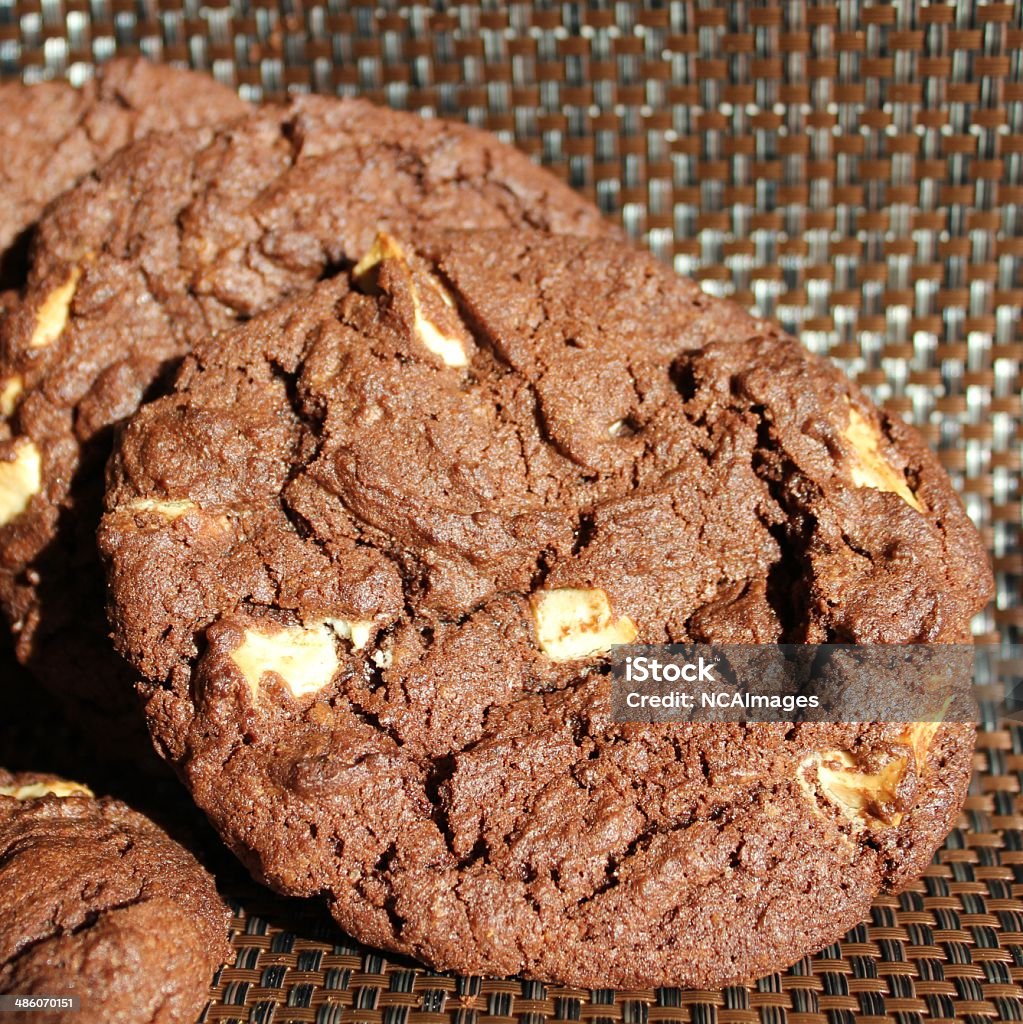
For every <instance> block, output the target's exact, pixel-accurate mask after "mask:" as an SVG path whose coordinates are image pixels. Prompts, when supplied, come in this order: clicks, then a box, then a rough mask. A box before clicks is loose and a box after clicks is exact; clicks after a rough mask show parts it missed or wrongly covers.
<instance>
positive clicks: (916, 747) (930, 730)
mask: <svg viewBox="0 0 1023 1024" xmlns="http://www.w3.org/2000/svg"><path fill="white" fill-rule="evenodd" d="M940 725H941V722H911V723H910V724H909V725H908V726H906V731H905V733H904V734H903V739H904V740H905V742H906V743H908V744H909V746H910V747H912V749H913V757H914V759H915V760H916V770H917V771H918V772H922V771H923V770H924V768H926V767H927V754H928V751H929V750H930V749H931V744H932V743H933V742H934V737H935V735H936V734H937V732H938V726H940Z"/></svg>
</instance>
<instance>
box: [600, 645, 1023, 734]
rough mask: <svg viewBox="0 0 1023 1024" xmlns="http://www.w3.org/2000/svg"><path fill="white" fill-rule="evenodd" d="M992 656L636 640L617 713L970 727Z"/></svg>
mask: <svg viewBox="0 0 1023 1024" xmlns="http://www.w3.org/2000/svg"><path fill="white" fill-rule="evenodd" d="M992 659H998V660H997V663H996V664H997V665H1001V664H1002V661H1003V659H1004V652H996V650H995V649H991V648H979V647H975V646H973V645H971V644H913V645H905V646H903V645H892V644H855V645H853V644H849V645H840V644H822V645H794V644H793V645H759V644H757V645H754V644H693V645H681V644H666V645H645V644H644V645H639V644H628V645H623V646H620V647H616V648H614V649H613V651H612V653H611V655H610V668H611V680H612V687H611V692H612V705H613V716H614V719H615V721H618V722H802V721H805V722H843V723H854V722H941V721H946V722H952V721H955V722H972V721H975V720H976V717H977V703H976V699H975V698H976V696H977V692H976V686H977V684H978V681H980V682H983V681H985V679H986V678H987V676H989V675H990V673H991V672H992V671H993V670H994V668H995V666H994V665H993V664H989V663H988V662H991V660H992ZM978 669H980V670H982V671H980V672H978ZM1008 689H1009V690H1013V689H1014V688H1013V687H1012V686H1011V685H1010V687H1008Z"/></svg>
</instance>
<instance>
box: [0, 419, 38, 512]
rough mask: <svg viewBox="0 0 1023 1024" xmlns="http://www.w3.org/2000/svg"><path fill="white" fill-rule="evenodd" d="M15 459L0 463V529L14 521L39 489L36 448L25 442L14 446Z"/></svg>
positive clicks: (29, 442) (23, 440)
mask: <svg viewBox="0 0 1023 1024" xmlns="http://www.w3.org/2000/svg"><path fill="white" fill-rule="evenodd" d="M14 447H15V456H14V459H13V460H12V461H10V462H0V526H6V525H7V524H8V523H9V522H11V521H12V520H14V519H17V517H18V516H20V515H21V513H22V512H24V511H25V509H26V508H27V507H28V503H29V501H30V500H31V499H32V496H33V495H34V494H38V493H39V491H40V490H41V489H42V486H43V474H42V466H43V462H42V459H41V458H40V455H39V449H38V448H37V447H36V446H35V445H34V444H33V443H32V442H31V441H28V440H25V439H22V440H20V441H17V442H16V443H15V446H14Z"/></svg>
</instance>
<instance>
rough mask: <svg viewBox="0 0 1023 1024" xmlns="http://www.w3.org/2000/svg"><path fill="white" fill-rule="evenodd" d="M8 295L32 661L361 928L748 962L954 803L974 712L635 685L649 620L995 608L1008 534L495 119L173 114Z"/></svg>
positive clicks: (920, 453) (966, 763) (770, 627)
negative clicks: (684, 703)
mask: <svg viewBox="0 0 1023 1024" xmlns="http://www.w3.org/2000/svg"><path fill="white" fill-rule="evenodd" d="M0 330H2V333H0V337H2V342H3V349H2V362H0V395H2V396H3V401H4V405H3V413H4V416H5V417H6V419H5V426H4V427H3V428H2V429H3V431H4V433H3V436H2V441H0V460H2V461H0V606H2V607H3V610H4V612H5V614H6V615H7V617H8V620H9V621H10V623H11V625H12V628H13V631H14V633H15V636H16V641H17V649H18V656H19V658H21V659H22V660H23V661H24V662H25V663H26V664H28V665H30V666H31V667H32V668H33V669H34V670H35V671H36V672H37V673H38V674H39V675H40V678H41V679H43V680H44V681H45V683H46V685H47V686H48V687H49V688H50V689H51V690H53V691H54V692H57V693H60V694H62V695H63V697H64V698H66V700H67V701H72V700H84V701H85V702H87V704H88V706H89V707H90V710H91V712H92V718H91V724H90V728H91V729H94V730H97V731H100V730H103V729H105V728H106V727H107V720H108V719H109V718H110V717H111V716H112V715H113V714H114V713H115V712H116V713H118V714H120V716H121V718H122V719H123V721H124V723H125V726H124V727H125V728H129V727H130V723H131V722H133V721H138V722H142V721H143V720H144V721H145V723H146V725H147V727H148V732H149V734H150V736H151V738H152V740H153V742H154V743H155V745H156V748H157V750H158V751H159V752H160V753H161V755H162V756H163V757H164V759H165V760H167V761H168V762H169V763H170V764H171V765H172V766H173V767H174V769H175V771H176V772H177V774H178V775H179V776H180V778H181V779H182V780H183V781H184V783H185V785H186V787H187V788H188V790H189V792H190V793H191V795H192V797H193V799H194V800H195V802H196V803H197V804H198V806H199V807H200V808H201V809H202V810H203V811H204V812H205V813H206V814H207V815H208V816H209V818H210V820H211V821H212V823H213V825H214V826H215V828H216V829H217V830H218V832H219V833H220V835H221V837H222V838H223V839H224V841H225V842H226V843H227V844H228V845H229V846H230V847H231V849H233V850H234V851H235V852H236V853H237V854H238V856H239V857H240V858H241V859H242V860H243V861H244V862H245V864H246V865H247V866H248V867H249V868H250V870H251V871H252V872H253V874H254V875H255V876H256V877H257V878H258V879H260V880H261V881H263V882H265V883H267V884H269V885H271V886H272V887H274V888H275V889H277V890H278V891H280V892H283V893H287V894H293V895H314V894H323V895H325V896H326V898H327V899H328V901H329V903H330V907H331V910H332V913H333V914H334V916H335V918H336V919H337V920H338V922H339V923H340V924H341V926H342V927H344V928H345V929H346V930H347V931H349V932H350V933H351V934H352V935H354V936H355V937H356V938H358V939H360V940H361V941H364V942H367V943H370V944H374V945H379V946H383V947H386V948H389V949H394V950H399V951H402V952H408V953H411V954H412V955H414V956H416V957H418V958H420V959H422V960H424V961H425V962H427V963H429V964H431V965H433V966H435V967H439V968H444V969H451V970H457V971H472V972H482V973H498V974H520V975H524V976H527V977H533V978H539V979H541V980H546V981H557V982H562V983H566V984H573V985H585V986H596V987H608V986H634V985H656V984H662V983H671V984H684V985H700V986H707V985H718V984H724V983H728V982H732V981H739V980H744V979H748V978H751V977H754V976H757V975H759V974H763V973H766V972H769V971H771V970H774V969H777V968H779V967H781V966H784V965H786V964H788V963H790V962H791V961H793V960H795V959H797V958H799V957H800V956H802V955H804V954H805V953H807V952H809V951H812V950H815V949H818V948H820V947H822V946H823V945H825V944H827V943H829V942H831V941H833V940H834V939H835V938H837V937H838V936H840V935H841V934H842V933H843V932H844V930H845V929H847V928H848V927H850V926H851V925H853V924H854V923H856V922H857V921H858V920H860V919H861V918H862V917H863V916H864V914H865V913H866V912H867V909H868V907H869V904H870V901H871V899H872V898H873V896H874V895H876V894H877V893H878V892H880V891H882V890H885V889H894V888H898V887H899V886H901V885H903V884H905V883H906V882H907V881H909V880H911V879H912V878H913V877H915V876H916V875H917V874H918V873H919V872H920V871H921V870H922V869H923V867H924V866H925V865H926V864H927V862H928V860H929V859H930V857H931V855H932V854H933V852H934V850H935V848H936V846H937V845H938V844H939V843H940V841H941V840H942V838H943V837H944V835H945V834H946V833H947V832H948V830H949V829H950V828H951V826H952V824H953V823H954V820H955V816H956V814H957V813H958V810H959V807H960V806H961V803H962V800H963V797H964V794H965V789H966V784H967V781H968V778H969V772H970V757H971V752H972V744H973V727H972V726H970V725H965V724H956V723H946V724H934V723H929V724H926V725H919V724H913V723H897V724H864V725H857V726H851V725H837V724H820V723H818V724H806V723H803V724H798V725H797V724H794V723H781V724H774V725H768V724H761V725H756V724H727V725H726V724H690V725H683V724H667V725H665V724H661V725H649V726H648V725H635V724H632V725H630V724H621V723H616V722H615V721H613V720H612V716H611V713H610V696H609V682H608V676H607V671H606V665H607V654H608V652H609V651H610V650H611V649H612V648H613V647H614V646H615V645H618V644H622V643H679V642H690V641H705V642H714V643H762V644H777V643H779V642H787V643H824V642H838V641H840V642H851V643H856V642H872V643H919V642H935V643H940V642H959V641H963V640H966V639H968V638H969V623H970V619H971V617H972V615H973V614H974V613H975V612H976V611H977V610H979V609H980V608H981V607H982V606H983V604H984V603H985V602H986V600H987V599H988V597H989V594H990V590H991V580H990V574H989V571H988V569H987V565H986V559H985V555H984V552H983V548H982V546H981V544H980V541H979V538H978V536H977V534H976V531H975V530H974V529H973V527H972V525H971V524H970V522H969V520H968V518H967V517H966V514H965V512H964V510H963V508H962V506H961V504H960V503H959V501H958V499H957V497H956V496H955V494H954V492H953V490H952V487H951V485H950V482H949V481H948V479H947V477H946V476H945V475H944V473H943V471H942V470H941V468H940V466H939V464H938V462H937V460H936V459H935V457H934V456H933V455H932V454H931V453H930V452H929V451H928V450H927V448H926V446H925V445H923V444H922V442H921V441H920V439H919V438H918V436H917V435H916V433H915V432H914V431H913V430H912V429H911V428H909V427H907V426H906V425H904V424H903V423H901V421H898V420H893V419H892V418H890V417H888V416H886V415H885V414H883V413H882V412H880V411H879V410H878V409H876V408H875V407H874V406H873V405H872V404H871V403H870V402H869V401H868V400H867V399H866V397H865V396H864V395H863V394H862V393H860V392H859V391H858V390H857V389H856V388H855V387H854V386H853V385H852V384H851V383H850V382H849V381H848V380H846V379H845V378H844V377H843V376H842V375H841V374H840V373H839V372H838V371H837V370H835V369H834V367H832V366H831V365H830V364H829V363H828V362H826V361H825V360H823V359H820V358H818V357H815V356H812V355H810V354H809V353H808V352H806V351H805V350H803V349H802V348H801V347H800V345H799V344H798V342H796V341H794V340H793V339H791V338H789V337H787V336H786V335H785V334H784V333H783V332H782V331H781V330H780V329H779V328H777V327H776V326H773V325H771V324H768V323H765V322H763V321H760V320H757V319H755V318H753V317H751V316H749V315H748V314H746V313H745V312H743V311H742V310H740V309H738V308H737V307H735V306H733V305H731V304H729V303H726V302H722V301H720V300H715V299H711V298H710V297H708V296H707V295H705V294H704V293H703V292H702V291H701V290H700V289H699V288H698V287H697V286H696V285H694V284H693V283H691V282H688V281H685V280H682V279H679V278H677V277H676V276H674V275H673V274H672V273H671V271H670V270H669V269H667V268H665V267H663V266H661V265H660V264H658V263H657V262H656V261H654V260H653V259H652V258H651V257H650V256H648V255H646V254H643V253H640V252H638V251H636V250H635V249H634V248H632V247H631V246H630V245H629V244H628V243H626V242H625V241H624V240H623V239H622V238H620V237H619V235H618V232H617V231H616V230H615V229H613V228H611V227H610V226H609V225H608V224H606V223H605V222H604V221H602V220H601V218H600V217H599V215H598V214H597V212H596V211H595V210H594V209H593V208H592V207H590V206H589V205H588V204H586V203H585V202H584V201H582V200H581V199H580V198H578V197H576V196H575V195H574V194H573V193H571V192H570V191H569V190H567V189H566V188H565V187H564V186H563V185H561V184H559V183H558V182H557V181H556V180H554V179H552V178H551V177H549V176H548V175H547V174H546V173H545V172H543V171H540V170H539V169H537V168H536V167H534V166H533V165H532V164H530V163H529V162H528V161H527V160H526V159H525V158H524V157H522V156H521V155H519V154H517V153H515V152H514V151H513V150H510V149H509V148H507V147H505V146H502V145H501V144H500V143H498V142H497V141H496V140H494V139H492V138H490V137H488V136H486V135H483V134H480V133H477V132H474V131H472V130H470V129H466V128H463V127H460V126H455V125H449V124H444V123H440V122H429V121H422V120H419V119H417V118H414V117H411V116H409V115H404V114H398V113H393V112H384V111H380V110H378V109H376V108H373V107H372V106H370V105H368V104H365V103H362V102H360V101H343V100H332V99H323V98H317V97H310V98H303V99H299V100H295V101H294V102H292V103H291V104H290V105H289V106H287V107H284V108H268V109H265V110H260V111H253V112H250V113H247V114H245V115H244V116H241V117H240V118H238V119H236V120H234V121H232V122H230V123H228V124H226V125H224V126H222V127H220V128H214V129H209V128H194V129H187V128H186V129H183V130H179V131H176V132H174V133H171V134H163V135H152V136H150V137H149V138H147V139H145V140H143V141H141V142H137V143H135V144H134V145H132V146H130V147H128V148H127V149H125V150H123V151H122V152H121V153H120V154H119V155H117V156H116V157H114V158H113V159H112V160H111V161H110V162H109V163H107V164H105V165H104V166H103V167H101V168H100V169H98V170H96V171H95V172H93V173H91V174H89V175H88V176H86V177H85V179H84V180H83V181H82V182H81V183H80V184H78V185H77V186H76V187H75V188H73V189H71V190H70V191H68V192H67V193H66V194H64V195H63V196H62V197H61V198H60V199H58V200H57V201H56V202H55V203H53V204H52V205H51V206H50V207H49V208H48V210H47V211H46V213H45V215H44V216H43V218H42V220H41V221H40V223H39V225H38V227H37V228H36V230H35V235H34V242H33V249H32V259H31V269H30V274H29V276H28V284H27V286H26V287H25V288H24V289H23V291H22V294H21V295H20V296H19V298H18V299H17V301H16V302H14V303H13V304H12V307H11V310H10V312H9V313H8V315H7V316H6V317H5V319H4V321H3V325H2V329H0ZM104 605H106V608H107V612H108V613H109V620H107V619H106V618H105V616H104ZM108 622H109V624H108ZM111 635H112V639H111ZM136 691H137V693H138V696H139V698H140V700H139V701H138V702H137V704H138V706H136V703H135V702H136V698H135V696H134V694H135V692H136ZM125 749H127V748H125Z"/></svg>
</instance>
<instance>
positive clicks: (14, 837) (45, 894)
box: [0, 770, 231, 1024]
mask: <svg viewBox="0 0 1023 1024" xmlns="http://www.w3.org/2000/svg"><path fill="white" fill-rule="evenodd" d="M0 916H2V919H3V927H2V928H0V993H5V994H10V995H19V996H76V997H77V998H78V1000H79V1004H80V1009H79V1010H77V1011H71V1010H67V1011H65V1012H59V1011H54V1012H42V1011H40V1010H32V1011H29V1012H25V1013H16V1014H14V1015H13V1017H12V1018H11V1019H13V1020H26V1021H33V1022H39V1021H73V1022H75V1024H92V1022H96V1024H179V1022H181V1021H189V1020H194V1019H195V1018H196V1017H197V1016H198V1015H199V1013H200V1011H201V1010H202V1007H203V1004H204V1003H205V1002H206V998H207V993H208V991H209V986H210V983H211V981H212V980H213V975H214V972H215V971H216V969H217V968H218V967H219V966H220V965H221V964H222V963H224V961H225V960H226V959H227V958H228V957H229V956H230V953H231V947H230V944H229V943H228V941H227V927H228V923H229V921H230V915H229V914H228V911H227V908H226V907H225V906H224V904H223V903H222V902H221V900H220V897H219V896H218V895H217V891H216V888H215V887H214V884H213V879H212V878H211V877H210V876H209V875H208V874H207V873H206V871H205V870H204V869H203V868H202V867H200V865H199V863H198V862H197V861H196V860H195V859H194V858H193V857H192V855H191V854H190V853H188V852H187V851H186V850H184V849H183V848H182V847H181V846H179V845H178V844H177V843H175V842H174V841H173V840H172V839H171V838H170V837H169V836H168V835H167V834H166V833H165V832H164V831H163V830H162V829H160V828H159V827H158V826H156V825H154V824H153V823H152V822H151V821H149V819H148V818H145V817H143V816H142V815H141V814H138V813H137V812H136V811H133V810H131V808H129V807H128V806H126V805H125V804H122V803H120V802H119V801H116V800H110V799H100V800H97V799H96V798H95V797H94V796H93V795H92V793H91V792H90V791H89V790H88V789H86V788H85V787H84V786H80V785H78V784H76V783H72V782H65V781H63V780H61V779H58V778H56V777H54V776H46V775H25V774H20V775H12V774H10V773H8V772H5V771H2V770H0Z"/></svg>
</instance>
